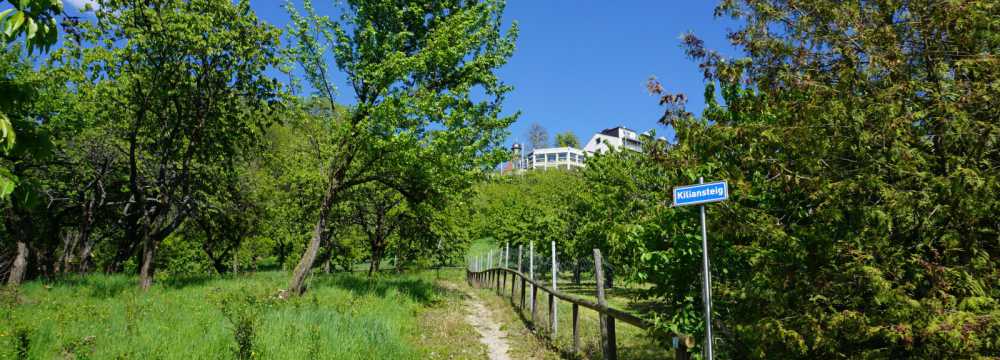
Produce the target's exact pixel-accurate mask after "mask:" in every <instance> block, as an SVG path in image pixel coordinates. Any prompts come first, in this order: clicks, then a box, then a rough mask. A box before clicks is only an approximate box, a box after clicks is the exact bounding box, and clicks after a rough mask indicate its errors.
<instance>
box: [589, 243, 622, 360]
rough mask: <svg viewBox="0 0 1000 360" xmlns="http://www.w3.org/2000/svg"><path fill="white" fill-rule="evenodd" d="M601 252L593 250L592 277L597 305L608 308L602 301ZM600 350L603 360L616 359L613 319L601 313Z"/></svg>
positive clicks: (604, 301)
mask: <svg viewBox="0 0 1000 360" xmlns="http://www.w3.org/2000/svg"><path fill="white" fill-rule="evenodd" d="M601 260H602V259H601V250H600V249H594V277H595V278H596V280H597V303H598V304H599V305H601V306H603V307H607V306H608V302H607V300H605V299H604V267H603V264H602V261H601ZM600 317H601V348H602V349H603V350H604V359H605V360H617V359H618V344H617V342H616V341H615V318H613V317H611V316H608V315H607V314H606V313H603V312H602V313H601V314H600Z"/></svg>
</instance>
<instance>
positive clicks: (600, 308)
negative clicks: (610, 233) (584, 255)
mask: <svg viewBox="0 0 1000 360" xmlns="http://www.w3.org/2000/svg"><path fill="white" fill-rule="evenodd" d="M521 250H522V249H521V246H518V258H517V262H518V269H520V268H521ZM534 250H535V244H534V242H531V244H530V245H529V250H528V252H529V268H528V270H529V273H528V274H525V273H523V272H521V271H520V270H514V269H511V268H509V267H506V266H504V267H482V266H478V267H477V266H474V265H475V264H470V267H468V268H467V269H466V281H468V283H469V285H475V286H478V287H484V286H485V287H490V288H495V289H496V291H497V294H498V295H504V292H505V291H507V286H506V283H507V276H508V275H509V276H510V277H511V280H510V284H511V285H510V300H511V303H512V304H515V306H516V302H515V301H514V292H515V288H516V286H517V281H516V278H520V280H521V281H520V283H521V302H520V303H521V304H520V308H522V309H524V308H525V305H527V304H525V295H526V294H525V293H526V291H525V287H526V286H528V285H529V284H530V286H531V303H530V306H531V322H532V323H535V322H536V314H535V313H536V311H537V307H536V301H537V298H538V291H539V290H541V291H542V292H545V293H547V294H548V300H549V310H550V311H549V314H550V316H549V319H548V320H549V325H550V329H552V336H553V339H554V338H555V335H556V325H555V324H556V323H557V322H558V316H557V313H556V311H555V310H554V308H555V307H556V300H555V299H560V300H563V301H566V302H568V303H570V304H572V305H573V311H572V324H573V352H578V351H579V350H580V329H579V325H580V321H579V308H580V307H581V306H582V307H585V308H588V309H591V310H593V311H596V312H597V313H598V314H599V317H600V333H601V350H602V353H603V355H604V359H607V360H616V359H617V358H618V350H617V341H616V336H615V321H616V320H618V321H621V322H624V323H626V324H629V325H632V326H635V327H637V328H639V329H643V330H649V329H651V328H653V323H651V322H649V321H647V320H645V319H642V318H640V317H638V316H635V315H632V314H630V313H628V312H626V311H623V310H620V309H616V308H613V307H611V306H608V304H607V301H606V300H605V296H604V295H605V294H604V272H603V269H602V258H601V251H600V250H598V249H594V263H595V265H596V266H595V272H594V276H595V279H596V285H597V302H593V301H590V300H587V299H583V298H580V297H577V296H574V295H570V294H566V293H563V292H560V291H558V290H557V286H556V274H557V269H556V266H555V265H553V266H552V287H548V286H545V284H544V283H542V282H541V281H538V280H535V279H534ZM508 252H509V250H508ZM552 258H553V264H555V263H556V261H555V243H553V246H552ZM504 265H507V264H506V262H505V263H504ZM657 335H658V336H665V337H668V338H674V337H677V336H676V335H675V334H672V333H658V334H657ZM688 340H689V339H686V337H684V339H681V341H674V343H675V344H677V345H676V348H675V350H674V355H675V358H676V359H679V360H687V359H690V355H691V354H690V352H688V348H687V345H686V344H687V343H689V342H690V341H688Z"/></svg>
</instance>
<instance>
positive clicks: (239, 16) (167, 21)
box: [82, 0, 278, 287]
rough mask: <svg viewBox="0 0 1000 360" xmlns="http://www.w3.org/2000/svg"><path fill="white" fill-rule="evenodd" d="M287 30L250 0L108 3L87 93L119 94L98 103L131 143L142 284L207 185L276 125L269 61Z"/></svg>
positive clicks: (133, 234) (132, 227) (130, 228)
mask: <svg viewBox="0 0 1000 360" xmlns="http://www.w3.org/2000/svg"><path fill="white" fill-rule="evenodd" d="M152 14H156V16H151V15H152ZM277 34H278V32H277V30H276V29H274V28H273V27H271V26H267V25H266V24H263V23H262V22H261V21H260V20H258V19H257V18H256V17H255V16H254V15H253V13H252V12H251V11H250V7H249V3H247V2H246V1H242V2H239V3H236V4H234V3H232V2H229V1H221V0H201V1H179V0H161V1H152V2H146V1H126V0H122V1H109V2H107V3H105V4H103V5H102V6H101V8H100V9H99V10H98V23H97V27H96V29H94V31H93V32H92V33H90V34H87V35H86V38H88V39H91V40H93V41H95V42H97V43H98V44H101V45H102V46H90V47H86V48H84V49H83V50H82V53H83V59H84V62H83V66H85V68H86V69H87V70H88V71H90V72H91V73H89V74H88V77H89V79H91V81H93V82H92V83H90V84H86V85H87V86H92V91H93V93H90V94H87V96H93V97H95V98H101V99H106V100H109V101H105V102H104V103H105V104H106V106H105V107H101V108H99V109H98V111H99V112H100V113H101V114H102V115H104V116H109V118H106V119H105V121H107V123H106V124H107V125H106V126H107V128H106V131H108V132H109V133H110V134H111V135H112V136H115V137H116V138H117V139H119V141H121V143H122V144H123V146H125V147H127V149H128V151H127V158H126V163H127V167H128V180H127V191H126V192H127V194H128V197H129V199H130V200H129V204H128V205H127V206H125V208H124V210H123V212H124V217H125V219H124V223H125V224H124V230H125V234H126V236H125V237H126V239H127V242H128V243H131V244H137V243H138V244H141V249H142V262H141V264H142V266H141V275H142V281H141V286H143V287H148V286H149V283H150V282H151V281H152V276H153V271H154V270H155V268H154V267H153V263H154V261H155V250H156V247H157V246H158V245H159V243H160V242H161V241H163V239H165V238H166V237H167V236H169V235H170V234H171V233H173V232H174V231H175V230H177V229H178V228H179V227H180V226H181V224H182V223H183V222H184V221H185V220H186V219H187V217H188V216H189V215H190V214H191V212H192V211H195V209H196V208H198V207H202V206H203V204H204V203H205V202H206V201H207V200H206V199H205V198H203V197H202V196H200V192H199V188H198V187H199V185H202V184H204V183H207V182H208V178H211V177H212V176H215V175H216V174H218V173H226V172H228V171H230V169H232V167H233V163H234V160H235V159H236V158H238V157H239V156H241V155H242V154H243V153H244V152H245V151H248V150H250V149H252V147H251V146H250V145H251V144H252V142H253V141H254V140H255V139H257V138H258V137H259V136H260V133H261V129H262V128H264V127H266V125H267V122H268V121H269V117H268V116H267V115H266V112H267V110H268V108H269V107H270V106H271V102H272V101H274V100H275V99H276V96H277V94H276V87H275V83H274V82H273V81H272V80H271V79H270V78H269V77H268V76H266V75H265V74H264V70H265V69H266V68H267V67H268V66H272V65H274V64H275V52H276V49H275V48H276V45H277ZM164 35H166V36H164ZM98 80H100V81H98ZM119 119H123V120H124V121H120V120H119Z"/></svg>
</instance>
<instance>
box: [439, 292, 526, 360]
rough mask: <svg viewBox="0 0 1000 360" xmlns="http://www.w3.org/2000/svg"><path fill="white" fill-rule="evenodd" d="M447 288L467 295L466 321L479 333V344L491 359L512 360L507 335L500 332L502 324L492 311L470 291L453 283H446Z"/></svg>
mask: <svg viewBox="0 0 1000 360" xmlns="http://www.w3.org/2000/svg"><path fill="white" fill-rule="evenodd" d="M445 286H447V287H449V288H451V289H453V290H458V291H461V292H463V293H465V295H466V299H465V312H466V316H465V321H466V322H468V323H469V325H472V327H473V328H475V329H476V332H478V333H479V342H481V343H483V344H484V345H486V348H487V355H489V359H490V360H510V355H508V352H509V350H510V344H508V343H507V333H506V332H505V331H503V330H500V323H498V322H497V321H496V320H495V319H494V317H493V314H492V313H491V312H490V309H489V308H487V307H486V305H483V302H482V300H480V299H479V298H478V297H477V296H476V294H473V293H472V292H471V291H469V289H467V288H465V287H460V286H457V285H455V284H452V283H446V284H445Z"/></svg>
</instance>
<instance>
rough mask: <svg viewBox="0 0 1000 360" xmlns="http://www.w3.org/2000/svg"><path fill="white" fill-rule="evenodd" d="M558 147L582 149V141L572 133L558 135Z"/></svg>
mask: <svg viewBox="0 0 1000 360" xmlns="http://www.w3.org/2000/svg"><path fill="white" fill-rule="evenodd" d="M556 146H558V147H573V148H579V147H580V139H579V138H577V137H576V134H574V133H573V132H572V131H567V132H564V133H558V134H556Z"/></svg>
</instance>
